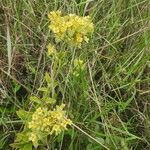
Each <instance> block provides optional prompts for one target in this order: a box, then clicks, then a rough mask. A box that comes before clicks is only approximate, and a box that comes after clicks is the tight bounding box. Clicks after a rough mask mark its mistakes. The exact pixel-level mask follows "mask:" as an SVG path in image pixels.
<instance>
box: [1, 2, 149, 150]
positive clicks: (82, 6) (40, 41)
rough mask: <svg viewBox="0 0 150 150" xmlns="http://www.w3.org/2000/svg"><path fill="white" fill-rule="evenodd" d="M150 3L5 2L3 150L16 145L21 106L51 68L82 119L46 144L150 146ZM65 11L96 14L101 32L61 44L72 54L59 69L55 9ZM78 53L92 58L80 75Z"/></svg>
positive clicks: (67, 149) (92, 149)
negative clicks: (53, 49)
mask: <svg viewBox="0 0 150 150" xmlns="http://www.w3.org/2000/svg"><path fill="white" fill-rule="evenodd" d="M149 8H150V1H149V0H93V1H92V0H91V1H86V0H72V1H71V0H70V1H69V0H68V1H67V0H64V1H63V0H51V1H50V0H49V1H48V0H43V1H41V0H36V1H30V0H22V1H17V0H2V1H1V2H0V149H1V150H9V149H12V148H11V147H10V146H9V144H11V143H13V142H14V139H15V134H16V133H18V132H20V131H21V130H22V128H21V127H22V123H21V121H20V120H19V118H18V117H17V116H16V111H17V110H19V109H20V108H24V109H28V108H29V107H30V104H29V101H28V97H29V96H30V95H33V94H34V95H37V94H38V92H37V89H38V88H39V87H41V86H42V85H43V76H44V73H45V72H46V71H48V72H49V73H50V74H51V76H52V79H53V80H54V81H57V83H58V85H57V89H55V88H54V89H52V90H56V94H57V95H58V99H57V101H58V103H61V102H62V101H63V102H64V103H65V104H66V109H67V112H68V115H69V117H70V118H71V119H72V120H73V123H74V124H75V125H74V126H72V127H69V130H68V131H66V132H65V133H63V134H61V135H60V136H59V137H54V138H52V139H51V138H50V139H49V141H48V142H47V145H46V146H47V147H45V148H41V149H42V150H44V149H49V150H53V149H61V150H103V149H110V150H144V149H145V150H148V149H150V24H149V20H150V9H149ZM57 9H59V10H62V11H63V13H64V14H68V13H76V14H77V15H80V16H82V15H90V16H91V17H92V20H93V22H94V24H95V32H94V34H93V35H92V37H91V39H90V42H89V43H88V44H86V45H84V46H83V48H82V49H80V50H75V51H74V49H71V48H66V47H65V46H64V45H58V47H59V51H62V52H64V53H62V55H60V60H59V62H58V64H59V65H58V66H57V64H55V65H54V67H53V69H51V68H52V64H51V60H50V59H49V58H48V57H47V49H46V46H47V44H48V43H49V42H50V41H51V40H52V39H53V35H52V34H51V33H50V31H49V29H48V24H49V22H48V18H47V14H48V12H50V11H53V10H57ZM75 58H81V59H83V60H84V62H85V64H86V70H85V72H84V74H83V75H81V76H80V79H75V78H72V76H71V73H70V70H71V69H72V62H73V60H74V59H75Z"/></svg>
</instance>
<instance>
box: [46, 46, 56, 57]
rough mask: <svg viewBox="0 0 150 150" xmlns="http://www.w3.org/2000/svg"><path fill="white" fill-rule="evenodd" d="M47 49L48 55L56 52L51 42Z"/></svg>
mask: <svg viewBox="0 0 150 150" xmlns="http://www.w3.org/2000/svg"><path fill="white" fill-rule="evenodd" d="M47 49H48V56H51V55H53V54H55V53H56V49H55V47H54V46H53V45H52V44H50V43H49V44H48V46H47Z"/></svg>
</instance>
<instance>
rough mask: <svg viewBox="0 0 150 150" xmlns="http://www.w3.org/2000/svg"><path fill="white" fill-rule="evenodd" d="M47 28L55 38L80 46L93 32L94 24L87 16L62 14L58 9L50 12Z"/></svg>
mask: <svg viewBox="0 0 150 150" xmlns="http://www.w3.org/2000/svg"><path fill="white" fill-rule="evenodd" d="M48 17H49V20H50V25H49V28H50V30H51V31H53V33H54V34H55V37H56V40H58V41H64V42H66V43H68V44H71V45H73V46H78V47H81V44H82V43H83V42H84V41H85V42H88V40H89V38H88V36H89V35H91V34H92V33H93V30H94V25H93V23H92V21H91V19H90V17H89V16H86V17H80V16H77V15H75V14H69V15H66V16H62V13H61V12H60V11H56V12H54V11H53V12H50V13H49V15H48Z"/></svg>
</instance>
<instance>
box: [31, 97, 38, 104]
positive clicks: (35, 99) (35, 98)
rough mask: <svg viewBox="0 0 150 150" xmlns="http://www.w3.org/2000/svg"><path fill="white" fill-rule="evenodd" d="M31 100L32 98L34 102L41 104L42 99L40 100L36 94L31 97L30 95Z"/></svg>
mask: <svg viewBox="0 0 150 150" xmlns="http://www.w3.org/2000/svg"><path fill="white" fill-rule="evenodd" d="M30 100H31V101H32V102H35V103H38V104H41V100H40V99H39V98H38V97H36V96H31V97H30Z"/></svg>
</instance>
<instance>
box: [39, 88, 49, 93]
mask: <svg viewBox="0 0 150 150" xmlns="http://www.w3.org/2000/svg"><path fill="white" fill-rule="evenodd" d="M38 90H39V91H42V92H47V91H48V88H47V87H41V88H38Z"/></svg>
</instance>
